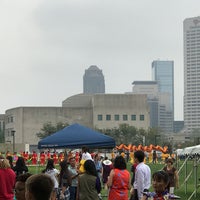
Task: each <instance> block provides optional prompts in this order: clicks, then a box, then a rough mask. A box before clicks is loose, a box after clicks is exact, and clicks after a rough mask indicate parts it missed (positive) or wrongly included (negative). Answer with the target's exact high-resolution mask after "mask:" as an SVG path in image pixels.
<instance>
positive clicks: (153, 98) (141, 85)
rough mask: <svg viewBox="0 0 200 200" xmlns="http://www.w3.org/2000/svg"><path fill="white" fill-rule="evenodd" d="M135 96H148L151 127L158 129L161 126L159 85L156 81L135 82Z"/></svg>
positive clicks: (133, 91)
mask: <svg viewBox="0 0 200 200" xmlns="http://www.w3.org/2000/svg"><path fill="white" fill-rule="evenodd" d="M132 85H133V87H132V93H133V94H146V95H147V103H148V105H149V114H150V127H151V128H157V127H160V125H159V120H158V116H159V112H158V108H159V98H158V84H157V82H156V81H134V82H133V83H132Z"/></svg>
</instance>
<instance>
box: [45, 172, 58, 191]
mask: <svg viewBox="0 0 200 200" xmlns="http://www.w3.org/2000/svg"><path fill="white" fill-rule="evenodd" d="M45 174H48V175H49V176H50V177H51V178H52V180H53V182H54V188H58V180H57V178H56V177H57V176H58V174H59V171H58V170H57V169H52V170H48V171H46V172H45Z"/></svg>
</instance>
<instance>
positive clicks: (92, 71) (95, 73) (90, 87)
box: [83, 65, 105, 94]
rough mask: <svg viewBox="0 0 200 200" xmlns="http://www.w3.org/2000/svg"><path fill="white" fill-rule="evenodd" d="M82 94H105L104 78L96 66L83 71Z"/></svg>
mask: <svg viewBox="0 0 200 200" xmlns="http://www.w3.org/2000/svg"><path fill="white" fill-rule="evenodd" d="M83 93H84V94H97V93H105V81H104V76H103V73H102V70H100V69H99V68H98V67H97V66H96V65H92V66H90V67H89V68H88V69H86V70H85V74H84V76H83Z"/></svg>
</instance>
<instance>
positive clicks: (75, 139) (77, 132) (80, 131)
mask: <svg viewBox="0 0 200 200" xmlns="http://www.w3.org/2000/svg"><path fill="white" fill-rule="evenodd" d="M82 146H87V147H90V148H113V147H115V140H114V139H113V138H112V137H109V136H107V135H104V134H102V133H100V132H97V131H94V130H92V129H90V128H87V127H85V126H82V125H80V124H72V125H70V126H67V127H65V128H64V129H62V130H60V131H58V132H56V133H54V134H52V135H50V136H48V137H46V138H44V139H42V140H40V141H39V142H38V149H42V148H55V149H56V148H57V149H59V148H81V147H82Z"/></svg>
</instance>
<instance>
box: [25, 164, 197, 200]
mask: <svg viewBox="0 0 200 200" xmlns="http://www.w3.org/2000/svg"><path fill="white" fill-rule="evenodd" d="M182 163H183V161H180V162H179V163H178V165H179V168H180V167H181V165H182ZM198 165H199V166H198ZM198 165H195V166H198V168H195V167H194V163H193V161H188V162H187V170H186V167H185V166H184V167H183V168H182V170H181V171H180V173H179V185H180V188H179V189H177V190H175V194H176V195H178V196H180V197H181V200H188V199H189V197H190V196H191V194H192V193H193V191H194V188H195V180H197V184H200V180H199V178H200V164H198ZM149 166H150V168H151V172H152V174H153V173H154V172H155V171H158V170H161V169H162V168H163V166H164V165H163V164H149ZM44 168H45V167H41V166H29V172H30V173H32V174H38V173H41V172H42V170H43V169H44ZM130 168H131V163H128V164H127V169H128V170H129V171H130ZM193 168H194V169H197V170H196V174H197V177H198V178H197V179H195V177H196V175H195V173H194V171H193V172H192V173H191V176H190V178H189V179H188V182H187V192H186V184H184V181H185V177H186V171H187V174H189V173H190V172H191V171H192V169H193ZM150 190H151V191H152V188H150ZM105 193H106V191H104V190H103V191H102V194H103V195H104V194H105ZM191 200H200V187H199V189H198V190H197V193H196V196H195V195H194V196H193V197H192V198H191Z"/></svg>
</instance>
